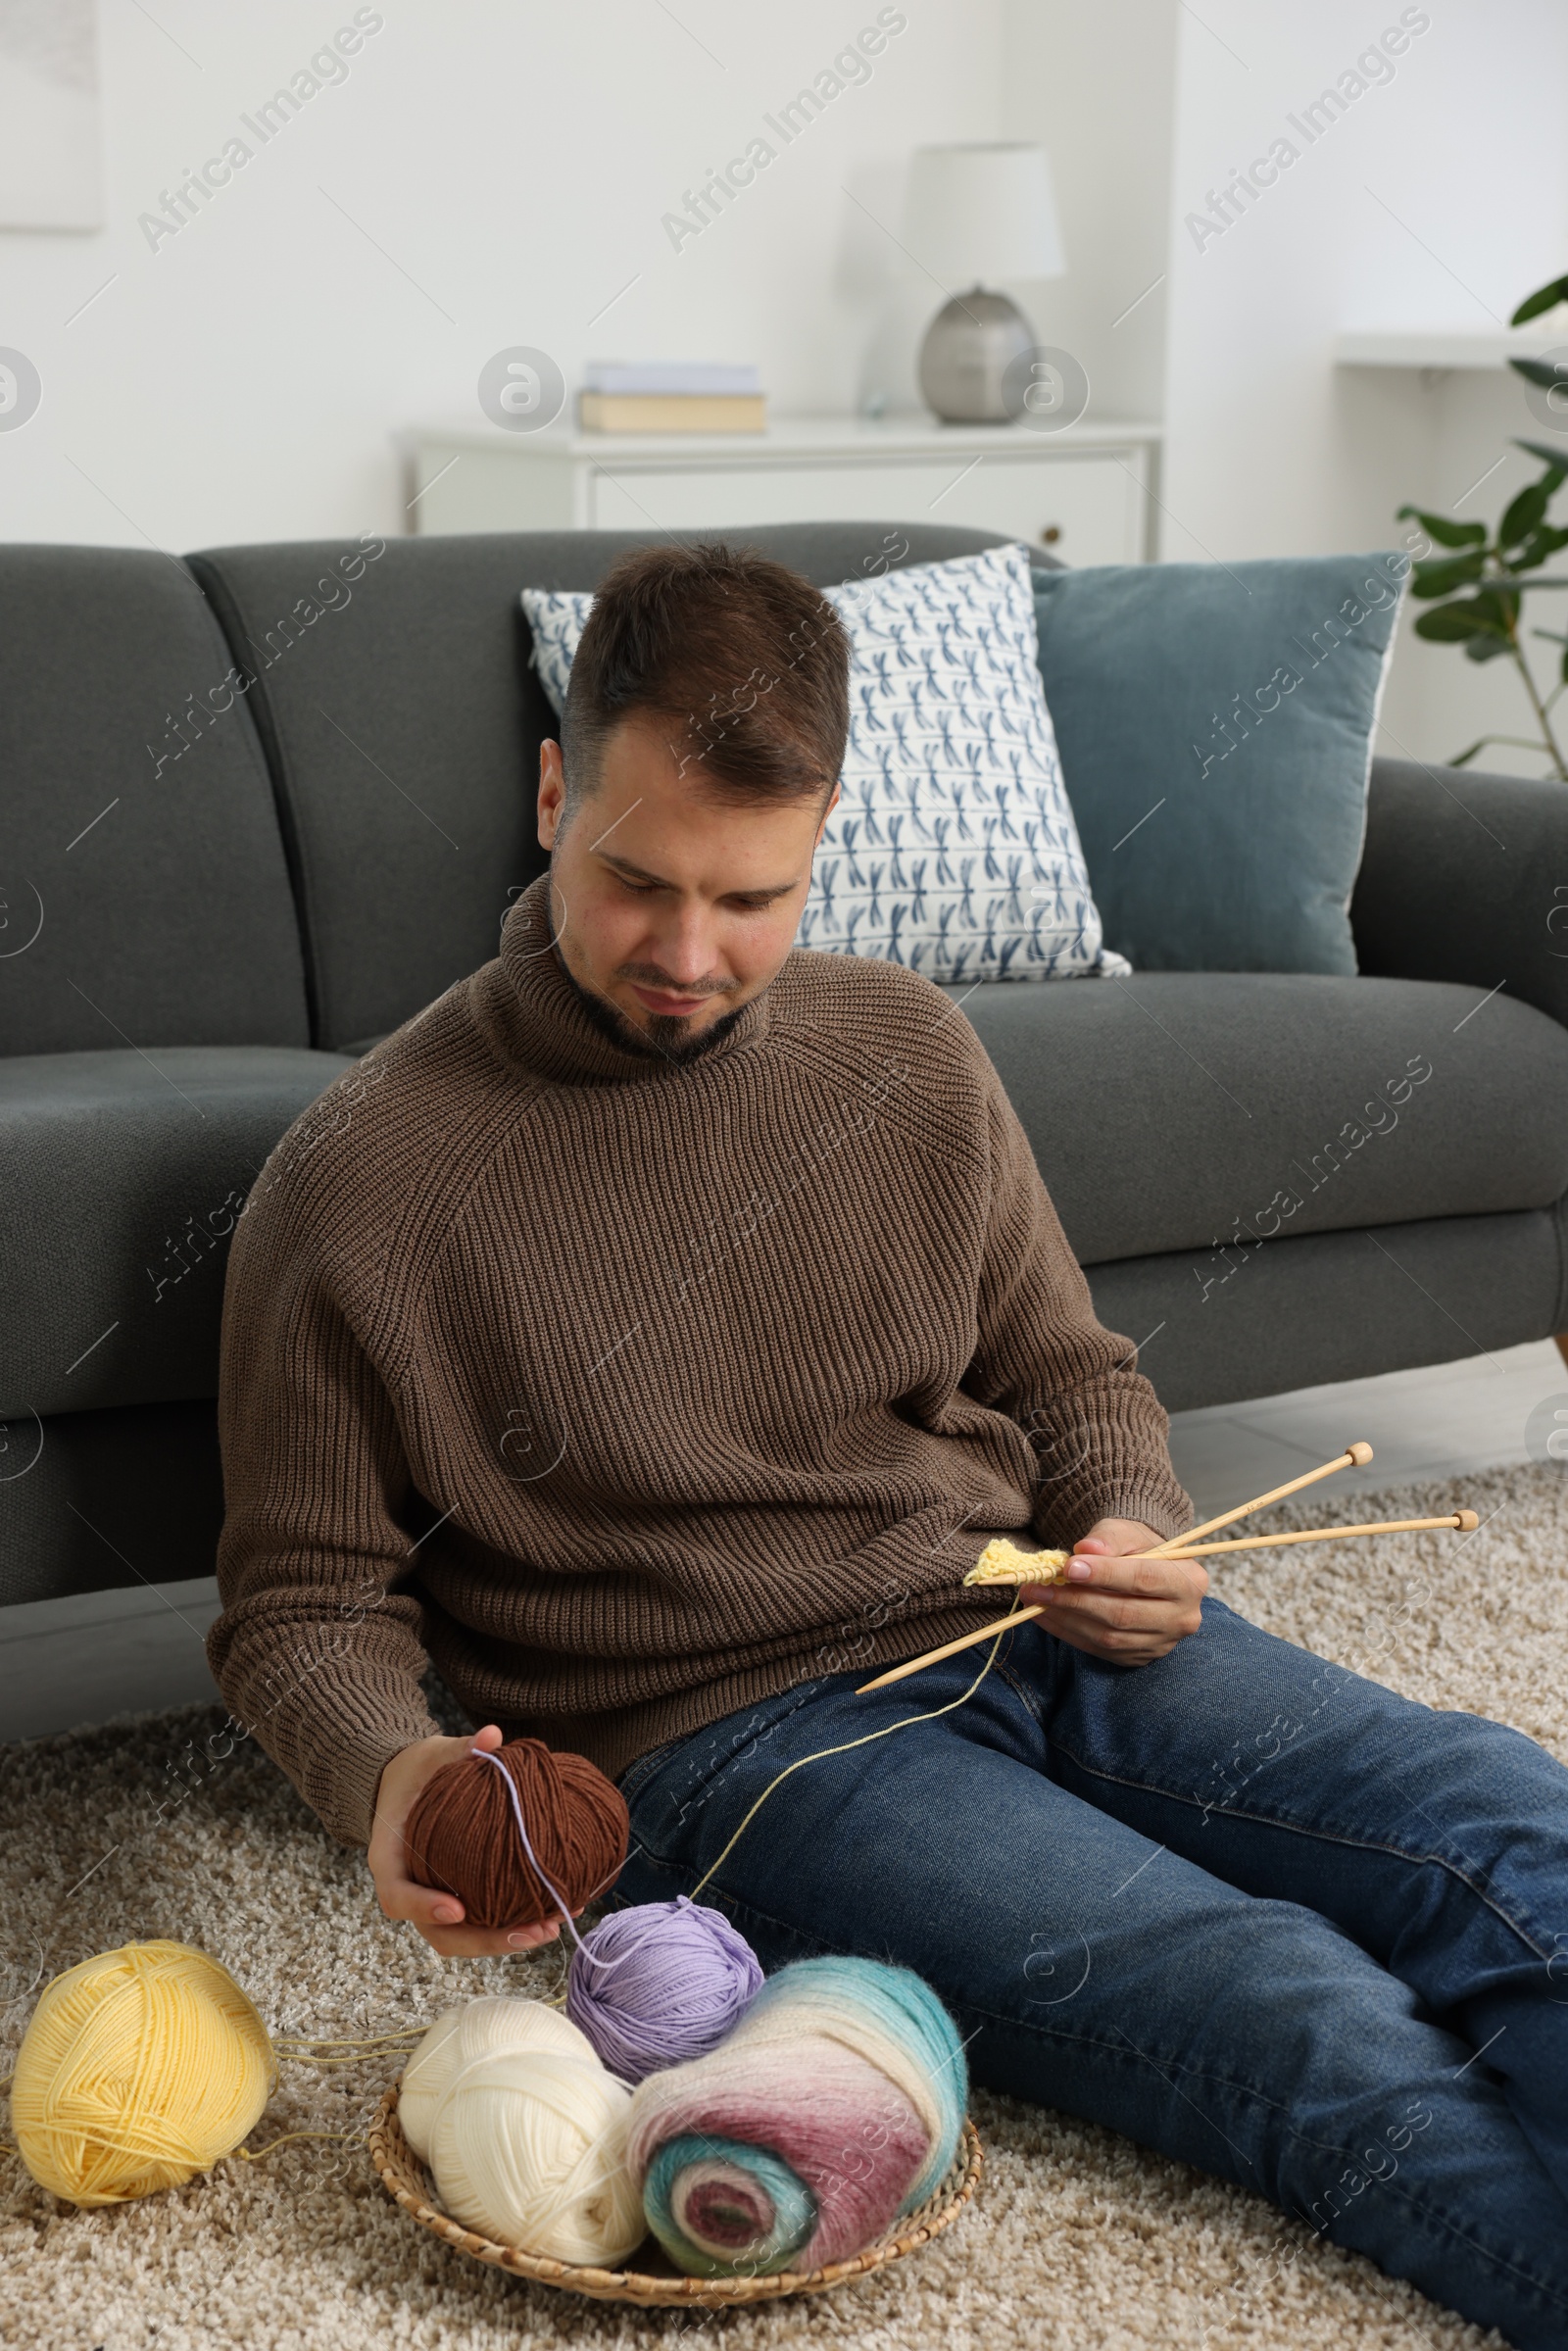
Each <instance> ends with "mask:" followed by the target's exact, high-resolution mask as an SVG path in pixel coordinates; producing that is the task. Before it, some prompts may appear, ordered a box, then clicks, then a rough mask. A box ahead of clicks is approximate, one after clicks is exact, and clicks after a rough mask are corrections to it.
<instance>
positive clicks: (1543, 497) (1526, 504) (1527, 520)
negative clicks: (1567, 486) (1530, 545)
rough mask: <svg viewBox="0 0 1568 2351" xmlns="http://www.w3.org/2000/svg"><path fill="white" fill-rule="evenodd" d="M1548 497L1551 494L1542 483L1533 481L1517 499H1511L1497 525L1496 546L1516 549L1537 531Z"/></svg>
mask: <svg viewBox="0 0 1568 2351" xmlns="http://www.w3.org/2000/svg"><path fill="white" fill-rule="evenodd" d="M1550 497H1551V492H1550V491H1549V490H1548V489H1547V487H1546V485H1545V483H1544V481H1533V482H1531V483H1530V485H1529V487H1528V488H1526V489H1523V490H1521V491H1520V493H1519V495H1518V497H1517V498H1514V499H1511V500H1510V501H1509V504H1508V506H1507V508H1506V510H1505V511H1504V514H1503V517H1502V520H1501V521H1500V522H1499V523H1498V525H1497V545H1498V546H1499V547H1517V546H1518V545H1519V543H1520V541H1521V540H1523V539H1528V538H1529V536H1530V534H1531V532H1532V531H1533V530H1539V529H1540V527H1541V524H1542V522H1543V521H1544V518H1545V513H1546V505H1547V501H1548V500H1549V499H1550Z"/></svg>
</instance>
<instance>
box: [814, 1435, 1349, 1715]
mask: <svg viewBox="0 0 1568 2351" xmlns="http://www.w3.org/2000/svg"><path fill="white" fill-rule="evenodd" d="M1371 1458H1372V1447H1371V1446H1370V1445H1368V1444H1366V1443H1365V1441H1364V1440H1362V1439H1359V1438H1358V1439H1357V1440H1356V1442H1355V1443H1354V1444H1353V1445H1347V1446H1346V1448H1345V1451H1344V1452H1343V1453H1336V1454H1335V1456H1334V1459H1333V1460H1332V1461H1325V1462H1324V1463H1323V1465H1322V1467H1321V1468H1320V1469H1309V1470H1308V1471H1307V1472H1306V1474H1305V1476H1304V1477H1299V1478H1292V1479H1291V1481H1290V1482H1289V1484H1288V1485H1285V1486H1276V1487H1274V1488H1273V1489H1272V1491H1271V1492H1270V1493H1268V1494H1258V1495H1257V1496H1256V1497H1255V1498H1254V1499H1253V1500H1252V1501H1250V1502H1243V1503H1241V1504H1240V1506H1239V1507H1238V1508H1237V1509H1235V1510H1222V1511H1221V1512H1220V1515H1219V1516H1218V1518H1208V1519H1205V1520H1204V1521H1203V1524H1202V1525H1201V1527H1192V1528H1189V1530H1188V1532H1187V1533H1186V1534H1185V1535H1177V1536H1172V1537H1171V1539H1170V1541H1169V1542H1168V1543H1161V1544H1160V1545H1159V1547H1158V1549H1157V1550H1154V1551H1145V1552H1144V1553H1142V1554H1141V1556H1143V1557H1144V1558H1146V1559H1168V1558H1171V1557H1173V1556H1175V1555H1176V1554H1177V1551H1178V1547H1179V1545H1180V1544H1182V1543H1194V1542H1196V1541H1197V1540H1198V1539H1199V1537H1201V1536H1203V1535H1211V1534H1212V1533H1213V1531H1214V1529H1215V1528H1216V1527H1228V1526H1230V1525H1232V1523H1233V1522H1234V1521H1235V1520H1236V1519H1239V1518H1247V1517H1248V1516H1249V1515H1250V1513H1251V1512H1252V1511H1254V1510H1261V1509H1262V1508H1263V1507H1264V1505H1265V1503H1268V1502H1278V1501H1283V1500H1284V1498H1285V1496H1286V1495H1287V1494H1299V1492H1300V1490H1301V1488H1302V1487H1303V1486H1313V1485H1315V1484H1316V1483H1317V1481H1318V1479H1319V1478H1329V1477H1332V1476H1333V1475H1334V1472H1335V1471H1336V1470H1337V1469H1350V1468H1352V1467H1353V1468H1357V1469H1359V1468H1361V1467H1362V1466H1363V1465H1364V1464H1365V1463H1366V1462H1368V1461H1370V1460H1371ZM1044 1613H1045V1611H1044V1609H1043V1608H1042V1607H1041V1605H1040V1603H1039V1602H1038V1601H1037V1602H1036V1603H1035V1604H1034V1605H1033V1606H1032V1607H1029V1608H1014V1609H1013V1611H1012V1613H1011V1615H1010V1616H997V1617H993V1618H992V1619H991V1621H990V1623H989V1624H984V1625H979V1626H977V1627H976V1628H975V1630H974V1632H972V1633H964V1634H961V1635H960V1636H959V1638H958V1639H957V1640H956V1641H944V1642H943V1644H942V1646H941V1648H939V1649H927V1650H926V1652H925V1654H924V1655H923V1656H920V1657H909V1658H907V1659H906V1660H905V1662H904V1664H903V1665H896V1666H894V1668H893V1669H892V1671H891V1672H890V1673H886V1674H878V1675H877V1677H876V1679H875V1681H872V1682H862V1683H860V1685H859V1687H858V1689H857V1690H856V1692H855V1694H856V1696H857V1697H858V1698H859V1697H864V1695H865V1693H866V1692H867V1690H885V1689H886V1688H887V1687H888V1684H889V1683H890V1682H904V1681H907V1678H908V1677H909V1675H910V1674H919V1673H923V1672H924V1671H925V1669H926V1667H927V1666H928V1665H940V1663H941V1662H942V1659H943V1658H944V1657H956V1656H957V1654H958V1652H959V1650H960V1649H972V1648H974V1647H975V1646H976V1645H977V1643H979V1642H980V1641H990V1640H991V1639H992V1637H993V1636H994V1635H995V1634H998V1633H1002V1632H1006V1631H1010V1630H1011V1628H1012V1627H1013V1626H1014V1625H1025V1624H1027V1623H1028V1622H1029V1620H1030V1618H1031V1617H1034V1616H1042V1615H1044Z"/></svg>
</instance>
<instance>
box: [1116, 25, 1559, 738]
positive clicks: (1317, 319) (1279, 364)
mask: <svg viewBox="0 0 1568 2351" xmlns="http://www.w3.org/2000/svg"><path fill="white" fill-rule="evenodd" d="M1413 13H1414V14H1415V15H1417V16H1424V17H1426V18H1427V19H1428V20H1429V24H1428V29H1426V30H1425V31H1424V32H1421V33H1419V34H1418V35H1417V36H1416V37H1414V38H1413V39H1412V40H1411V41H1410V44H1409V47H1408V49H1407V50H1406V52H1405V53H1404V55H1403V56H1402V57H1400V58H1398V59H1397V61H1396V70H1395V76H1394V78H1393V80H1392V81H1389V82H1386V83H1384V84H1383V85H1381V86H1374V87H1369V88H1368V89H1367V91H1366V93H1365V94H1364V95H1363V96H1361V97H1359V98H1357V99H1356V100H1354V102H1353V103H1352V104H1351V105H1350V106H1349V107H1348V111H1347V113H1346V114H1345V116H1344V117H1343V119H1341V120H1338V121H1336V122H1333V124H1332V125H1331V127H1329V128H1328V129H1327V130H1325V131H1324V132H1323V133H1322V135H1321V136H1320V137H1319V138H1318V140H1317V141H1316V143H1315V144H1312V145H1308V144H1307V143H1306V141H1305V139H1304V138H1303V137H1302V136H1301V135H1300V134H1299V132H1298V131H1297V130H1295V129H1294V128H1292V126H1291V125H1290V123H1289V122H1288V120H1287V118H1288V116H1290V115H1291V114H1293V113H1294V114H1296V115H1298V116H1299V115H1300V113H1301V110H1302V107H1303V105H1305V104H1306V103H1309V102H1310V101H1311V100H1312V99H1313V98H1314V97H1316V96H1317V94H1318V93H1319V92H1320V91H1321V90H1322V89H1323V88H1324V87H1325V86H1326V85H1329V84H1332V83H1333V82H1334V81H1335V80H1336V79H1337V78H1338V76H1339V75H1340V74H1341V73H1343V72H1344V71H1346V70H1347V69H1351V70H1353V68H1354V64H1355V60H1356V58H1357V56H1358V55H1360V54H1361V53H1362V52H1364V51H1365V50H1366V49H1367V47H1368V45H1369V44H1370V43H1371V42H1373V41H1375V40H1376V38H1377V36H1378V35H1379V34H1380V33H1381V32H1382V31H1383V29H1384V28H1385V27H1386V26H1388V25H1397V24H1398V23H1399V18H1400V7H1399V5H1398V0H1317V4H1316V5H1315V6H1314V7H1313V8H1311V9H1310V10H1308V9H1304V8H1300V9H1283V8H1260V7H1256V6H1251V5H1247V4H1246V0H1210V4H1207V5H1205V6H1204V8H1203V10H1202V12H1201V14H1202V21H1201V23H1200V22H1199V20H1198V19H1197V18H1196V17H1194V16H1193V15H1192V14H1191V13H1190V12H1186V11H1184V12H1183V13H1182V17H1181V22H1180V30H1179V35H1178V71H1177V84H1176V96H1175V118H1176V120H1175V134H1174V164H1173V174H1172V197H1171V243H1170V286H1169V293H1170V310H1169V320H1170V323H1169V333H1168V349H1167V367H1166V385H1167V417H1168V424H1169V433H1170V443H1169V459H1168V464H1167V467H1166V474H1165V483H1166V487H1165V492H1164V496H1165V502H1166V505H1167V508H1168V510H1169V513H1168V515H1167V517H1166V519H1165V524H1164V531H1163V539H1162V547H1163V553H1164V554H1165V556H1166V558H1167V559H1172V558H1181V559H1187V560H1193V561H1207V560H1212V559H1221V560H1224V559H1230V560H1234V559H1235V558H1237V557H1239V556H1260V555H1281V554H1290V553H1309V552H1313V551H1327V550H1330V549H1335V548H1351V547H1365V548H1372V547H1387V546H1392V545H1396V544H1397V535H1398V533H1399V531H1400V530H1402V529H1403V528H1405V527H1406V526H1405V525H1402V524H1397V523H1396V521H1395V519H1394V514H1395V509H1396V508H1397V506H1398V505H1399V504H1400V503H1402V501H1403V500H1405V499H1409V500H1411V501H1413V502H1415V503H1416V504H1419V505H1424V506H1429V507H1437V508H1442V509H1445V510H1452V509H1453V508H1454V506H1455V504H1456V502H1458V501H1460V500H1461V498H1462V495H1463V493H1464V492H1465V491H1466V490H1467V488H1468V487H1469V486H1470V485H1471V484H1472V483H1474V482H1475V480H1476V479H1477V477H1478V476H1479V475H1481V474H1483V473H1484V472H1485V471H1486V470H1487V468H1488V467H1489V466H1490V465H1493V463H1494V462H1495V459H1496V458H1497V457H1498V456H1501V455H1502V454H1503V453H1504V451H1505V450H1506V448H1507V437H1508V435H1509V434H1510V433H1513V432H1520V431H1525V432H1536V431H1537V430H1538V427H1537V426H1536V425H1535V423H1534V421H1533V420H1532V419H1531V418H1530V417H1529V416H1528V415H1527V413H1526V411H1525V409H1524V405H1523V396H1522V392H1521V391H1520V389H1519V387H1518V385H1517V379H1515V378H1513V377H1511V376H1504V375H1503V374H1501V373H1500V372H1499V373H1498V374H1497V375H1496V376H1495V377H1494V378H1491V379H1484V378H1471V377H1461V376H1458V375H1454V376H1450V377H1448V378H1446V381H1445V382H1444V383H1443V384H1441V385H1438V386H1428V387H1426V388H1423V386H1422V383H1421V380H1420V378H1419V377H1418V376H1416V375H1415V374H1413V373H1408V372H1403V371H1397V372H1394V371H1391V372H1382V371H1379V372H1376V373H1368V372H1364V371H1361V370H1352V369H1348V368H1342V367H1335V366H1334V364H1333V358H1332V343H1333V339H1334V336H1335V333H1336V331H1337V330H1338V329H1340V328H1341V327H1354V326H1395V325H1413V324H1432V323H1443V324H1453V325H1461V326H1489V325H1492V324H1495V322H1497V321H1499V320H1505V319H1506V318H1507V317H1508V315H1509V314H1510V312H1511V311H1512V310H1513V309H1514V307H1515V305H1516V304H1517V303H1518V302H1519V301H1520V300H1521V299H1522V297H1523V296H1524V295H1525V294H1527V293H1529V292H1531V291H1532V290H1533V289H1534V288H1535V286H1536V285H1538V284H1539V283H1541V282H1542V281H1544V279H1546V278H1548V277H1552V276H1556V275H1558V274H1560V273H1561V271H1562V270H1563V269H1565V268H1568V138H1565V136H1564V128H1563V124H1564V113H1565V102H1568V12H1565V11H1564V10H1563V9H1562V8H1561V7H1560V5H1558V0H1430V5H1429V6H1425V7H1423V8H1421V9H1420V10H1418V11H1415V12H1413ZM1281 135H1284V136H1286V137H1288V138H1289V139H1290V140H1291V141H1292V143H1293V144H1294V145H1295V146H1296V147H1297V148H1298V149H1299V151H1300V152H1299V160H1298V161H1297V162H1295V163H1294V164H1292V165H1290V166H1288V167H1287V168H1286V169H1284V170H1283V171H1281V173H1280V177H1279V180H1278V182H1277V184H1276V185H1275V186H1273V187H1272V188H1270V189H1268V190H1267V191H1266V192H1265V193H1264V194H1263V195H1262V196H1261V197H1260V198H1259V199H1258V201H1257V202H1256V203H1255V204H1254V205H1252V206H1251V207H1250V208H1249V209H1244V211H1243V214H1242V217H1241V218H1240V219H1239V220H1234V221H1233V222H1232V223H1231V224H1230V225H1229V226H1228V227H1227V228H1226V229H1225V231H1224V233H1223V234H1222V235H1219V236H1214V237H1202V235H1201V229H1200V230H1199V231H1197V232H1194V231H1193V230H1192V229H1191V228H1189V226H1188V225H1187V223H1186V216H1187V215H1188V214H1189V213H1193V212H1198V213H1201V212H1203V211H1204V210H1206V209H1207V207H1206V194H1207V191H1208V190H1210V189H1212V188H1217V187H1219V186H1220V185H1221V184H1222V182H1223V180H1224V179H1225V178H1226V177H1228V176H1229V174H1230V173H1231V172H1232V171H1233V170H1234V169H1235V167H1237V166H1239V165H1246V164H1248V163H1250V159H1251V158H1252V157H1254V156H1256V155H1260V154H1264V153H1266V152H1267V149H1268V146H1269V143H1270V141H1271V140H1272V139H1274V138H1275V137H1278V136H1281ZM1200 237H1201V249H1200V244H1199V242H1198V239H1199V238H1200ZM1530 470H1531V468H1530V465H1529V461H1527V460H1525V459H1523V458H1520V457H1518V456H1516V455H1513V456H1509V457H1508V459H1507V462H1506V464H1505V465H1504V466H1503V467H1502V468H1501V469H1500V470H1499V471H1498V472H1496V473H1495V474H1494V475H1493V476H1492V478H1491V480H1490V481H1488V482H1487V483H1486V484H1485V485H1484V487H1483V489H1482V490H1480V491H1479V492H1477V493H1475V494H1474V495H1473V496H1472V498H1471V501H1470V503H1469V504H1468V505H1465V506H1464V507H1463V508H1462V511H1463V512H1464V513H1465V514H1467V515H1471V516H1485V517H1491V516H1493V515H1495V514H1496V512H1497V511H1499V509H1500V505H1501V503H1502V501H1503V500H1504V499H1505V498H1506V496H1507V494H1508V490H1509V488H1510V487H1511V486H1516V485H1517V483H1518V482H1519V481H1522V480H1524V479H1526V478H1528V477H1529V473H1530ZM1542 601H1543V603H1544V601H1545V600H1544V599H1543V600H1542ZM1555 601H1568V600H1555ZM1552 624H1553V625H1556V624H1557V623H1556V620H1555V614H1554V615H1553V623H1552ZM1522 715H1524V704H1523V700H1522V697H1521V693H1520V689H1519V686H1518V683H1517V680H1516V679H1515V678H1513V677H1511V676H1509V675H1507V674H1506V673H1505V666H1504V664H1502V663H1496V664H1494V665H1492V666H1491V667H1490V668H1489V669H1486V670H1478V669H1477V668H1476V667H1475V666H1474V665H1473V664H1471V663H1468V662H1465V661H1462V660H1461V659H1460V658H1459V657H1458V656H1457V655H1456V654H1455V653H1454V651H1453V650H1452V649H1451V648H1447V647H1445V648H1441V649H1439V648H1433V647H1427V646H1423V645H1421V644H1419V643H1418V642H1415V641H1413V640H1409V638H1408V614H1407V617H1406V624H1405V637H1404V639H1403V640H1402V641H1401V644H1400V648H1399V652H1398V654H1397V659H1396V665H1395V672H1394V676H1393V678H1392V679H1391V682H1390V693H1389V697H1388V701H1387V704H1386V707H1385V716H1386V720H1387V728H1386V735H1385V742H1384V745H1383V748H1385V749H1386V750H1389V751H1391V752H1398V751H1401V750H1402V751H1406V752H1408V753H1410V754H1413V755H1414V756H1417V757H1420V758H1424V759H1433V758H1443V757H1445V756H1446V755H1449V754H1452V753H1453V752H1455V751H1457V750H1458V749H1459V748H1460V747H1461V745H1462V744H1464V743H1465V742H1467V741H1469V740H1470V739H1471V738H1472V737H1473V736H1475V735H1476V734H1479V733H1481V732H1482V731H1483V729H1484V728H1485V727H1486V726H1488V725H1489V724H1491V723H1494V722H1498V723H1502V724H1504V725H1506V726H1508V727H1509V728H1510V729H1511V730H1514V731H1518V727H1519V720H1520V718H1521V716H1522ZM1526 731H1528V730H1526ZM1493 763H1495V764H1499V765H1501V764H1518V765H1519V766H1520V767H1522V769H1523V770H1524V771H1525V772H1531V773H1534V772H1537V771H1539V765H1540V762H1539V761H1532V760H1531V759H1529V758H1528V757H1524V756H1521V755H1518V754H1512V755H1510V754H1506V753H1499V754H1497V755H1495V760H1494V761H1493Z"/></svg>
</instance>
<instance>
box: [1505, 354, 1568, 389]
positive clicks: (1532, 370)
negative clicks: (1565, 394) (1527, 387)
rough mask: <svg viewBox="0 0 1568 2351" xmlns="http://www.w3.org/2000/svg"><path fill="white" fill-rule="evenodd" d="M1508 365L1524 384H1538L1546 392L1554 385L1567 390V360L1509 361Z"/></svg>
mask: <svg viewBox="0 0 1568 2351" xmlns="http://www.w3.org/2000/svg"><path fill="white" fill-rule="evenodd" d="M1508 365H1509V367H1511V368H1512V369H1513V371H1514V373H1515V375H1522V376H1523V377H1524V379H1525V381H1526V383H1532V384H1540V385H1542V386H1543V388H1544V390H1546V391H1548V392H1549V391H1550V390H1551V388H1552V386H1553V385H1554V384H1561V385H1563V386H1564V388H1565V389H1568V360H1510V361H1509V362H1508Z"/></svg>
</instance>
